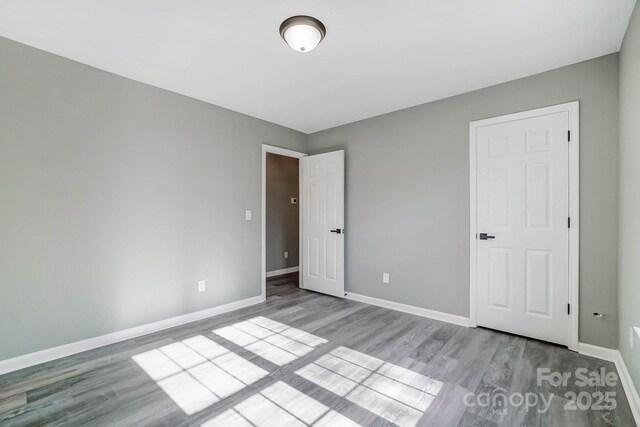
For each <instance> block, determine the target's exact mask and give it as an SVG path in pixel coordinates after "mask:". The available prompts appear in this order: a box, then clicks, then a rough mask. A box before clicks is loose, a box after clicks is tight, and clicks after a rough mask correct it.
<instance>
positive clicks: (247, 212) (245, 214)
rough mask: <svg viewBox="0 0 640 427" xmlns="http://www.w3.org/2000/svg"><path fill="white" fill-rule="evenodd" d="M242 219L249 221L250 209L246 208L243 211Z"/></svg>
mask: <svg viewBox="0 0 640 427" xmlns="http://www.w3.org/2000/svg"><path fill="white" fill-rule="evenodd" d="M244 219H245V220H247V221H251V211H250V210H248V209H247V210H246V211H244Z"/></svg>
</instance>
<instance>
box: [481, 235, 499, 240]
mask: <svg viewBox="0 0 640 427" xmlns="http://www.w3.org/2000/svg"><path fill="white" fill-rule="evenodd" d="M495 238H496V236H490V235H488V234H487V233H480V240H489V239H495Z"/></svg>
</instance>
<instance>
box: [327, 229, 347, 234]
mask: <svg viewBox="0 0 640 427" xmlns="http://www.w3.org/2000/svg"><path fill="white" fill-rule="evenodd" d="M329 231H331V232H332V233H336V234H343V233H344V228H334V229H333V230H329Z"/></svg>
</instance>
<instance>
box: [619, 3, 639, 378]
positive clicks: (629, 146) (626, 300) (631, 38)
mask: <svg viewBox="0 0 640 427" xmlns="http://www.w3.org/2000/svg"><path fill="white" fill-rule="evenodd" d="M619 274H620V282H619V283H620V287H619V293H620V295H619V309H620V320H619V323H620V338H619V344H620V352H621V353H622V357H623V358H624V361H625V364H626V365H627V368H628V369H629V373H630V374H631V377H632V378H633V382H634V384H635V386H636V388H638V390H640V338H638V337H636V338H635V345H634V348H633V350H632V349H631V347H630V345H629V327H631V326H636V327H640V309H639V307H638V305H639V304H640V3H639V4H637V5H636V7H635V10H634V12H633V15H632V16H631V22H630V23H629V28H628V29H627V33H626V35H625V37H624V42H623V43H622V50H621V51H620V270H619Z"/></svg>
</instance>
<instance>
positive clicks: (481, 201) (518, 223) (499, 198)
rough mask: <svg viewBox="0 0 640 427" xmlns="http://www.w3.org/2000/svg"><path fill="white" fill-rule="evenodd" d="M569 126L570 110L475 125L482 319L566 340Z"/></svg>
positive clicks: (478, 303) (560, 341)
mask: <svg viewBox="0 0 640 427" xmlns="http://www.w3.org/2000/svg"><path fill="white" fill-rule="evenodd" d="M568 129H569V113H568V112H566V111H563V112H558V113H554V114H546V115H541V116H538V117H532V118H526V119H521V120H513V121H509V122H505V123H498V124H492V125H487V126H482V127H478V128H477V129H476V144H477V145H476V161H477V164H476V171H477V177H476V189H475V190H476V191H477V193H476V203H477V206H476V214H477V218H476V221H477V232H478V235H477V236H476V254H477V257H476V262H477V265H476V272H477V277H476V286H477V288H476V310H477V323H478V325H480V326H486V327H490V328H494V329H499V330H503V331H507V332H512V333H515V334H519V335H524V336H528V337H533V338H537V339H541V340H545V341H550V342H554V343H558V344H564V345H567V344H569V327H570V323H569V320H570V319H569V313H568V303H569V224H568V219H569V142H568ZM472 191H473V189H472Z"/></svg>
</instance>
